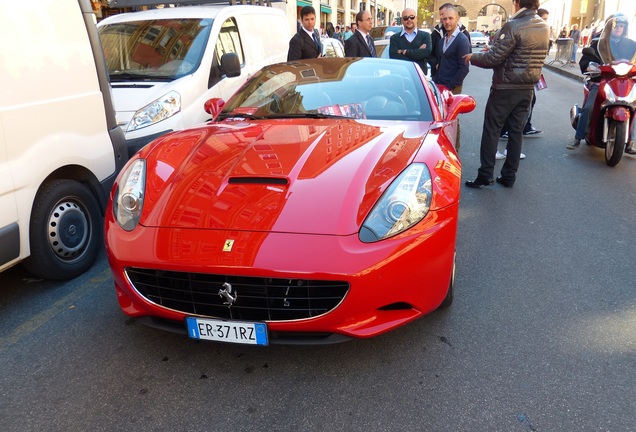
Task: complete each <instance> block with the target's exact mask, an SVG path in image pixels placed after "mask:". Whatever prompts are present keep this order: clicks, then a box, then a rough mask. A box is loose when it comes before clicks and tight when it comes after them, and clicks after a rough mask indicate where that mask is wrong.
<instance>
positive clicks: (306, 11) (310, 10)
mask: <svg viewBox="0 0 636 432" xmlns="http://www.w3.org/2000/svg"><path fill="white" fill-rule="evenodd" d="M306 15H314V16H316V9H314V7H313V6H303V7H302V8H301V9H300V19H303V18H304V17H305V16H306Z"/></svg>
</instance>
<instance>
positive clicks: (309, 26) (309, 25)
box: [287, 6, 322, 61]
mask: <svg viewBox="0 0 636 432" xmlns="http://www.w3.org/2000/svg"><path fill="white" fill-rule="evenodd" d="M300 21H301V26H300V29H299V30H298V33H296V34H295V35H294V36H292V38H291V39H290V41H289V51H287V61H292V60H300V59H311V58H317V57H320V54H321V53H322V45H321V43H320V36H319V35H318V32H317V31H316V30H314V26H315V25H316V10H315V9H314V8H313V7H312V6H304V7H303V8H302V9H301V10H300Z"/></svg>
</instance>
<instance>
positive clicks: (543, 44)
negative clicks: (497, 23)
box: [464, 0, 550, 188]
mask: <svg viewBox="0 0 636 432" xmlns="http://www.w3.org/2000/svg"><path fill="white" fill-rule="evenodd" d="M512 4H513V7H514V10H515V13H514V15H512V17H511V18H510V20H509V21H507V22H506V23H505V24H504V25H503V27H502V28H501V30H500V31H499V34H498V36H497V37H496V38H495V40H494V41H493V46H492V47H491V49H490V50H488V51H486V52H481V53H474V54H468V55H466V56H464V59H465V60H466V62H470V63H471V64H472V65H473V66H477V67H482V68H490V69H493V75H492V86H491V88H490V95H489V96H488V101H487V102H486V108H485V112H484V124H483V130H482V135H481V148H480V151H479V158H480V162H481V166H480V167H479V170H478V171H477V178H475V180H472V181H467V182H465V185H466V186H467V187H470V188H479V187H481V186H489V185H491V184H493V183H494V181H493V174H494V169H495V162H496V159H495V154H496V153H497V143H498V141H499V132H500V131H501V128H502V127H503V125H504V123H505V122H506V121H507V122H508V127H509V139H508V157H507V158H506V161H505V162H504V165H503V167H502V168H501V176H500V177H497V180H496V181H497V183H499V184H501V185H503V186H505V187H508V188H511V187H513V185H514V184H515V181H516V175H517V170H518V168H519V159H520V156H521V144H522V140H523V135H522V132H523V127H524V124H525V122H526V119H527V116H528V112H529V111H530V103H531V102H532V95H533V93H534V86H535V85H536V83H537V82H538V81H539V79H540V78H541V68H542V67H543V62H544V61H545V57H546V56H547V54H548V45H549V42H550V28H549V27H548V24H547V23H546V22H545V21H544V20H542V19H541V18H539V17H538V16H537V9H538V8H539V0H513V3H512Z"/></svg>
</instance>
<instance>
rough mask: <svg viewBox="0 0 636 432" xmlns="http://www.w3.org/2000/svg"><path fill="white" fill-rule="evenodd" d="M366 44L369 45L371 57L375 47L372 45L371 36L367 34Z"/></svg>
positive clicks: (373, 55)
mask: <svg viewBox="0 0 636 432" xmlns="http://www.w3.org/2000/svg"><path fill="white" fill-rule="evenodd" d="M367 45H369V52H371V57H375V47H374V46H373V41H372V40H371V36H369V35H367Z"/></svg>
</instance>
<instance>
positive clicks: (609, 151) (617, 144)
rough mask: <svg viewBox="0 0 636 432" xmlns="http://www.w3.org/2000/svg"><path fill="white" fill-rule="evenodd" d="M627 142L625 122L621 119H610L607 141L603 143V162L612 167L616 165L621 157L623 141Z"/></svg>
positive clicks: (623, 147) (623, 148) (623, 146)
mask: <svg viewBox="0 0 636 432" xmlns="http://www.w3.org/2000/svg"><path fill="white" fill-rule="evenodd" d="M626 142H627V124H625V122H622V121H616V120H612V121H610V123H609V126H608V130H607V142H606V143H605V162H606V163H607V165H609V166H611V167H613V166H616V165H618V163H619V162H620V161H621V157H623V150H625V143H626Z"/></svg>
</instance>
